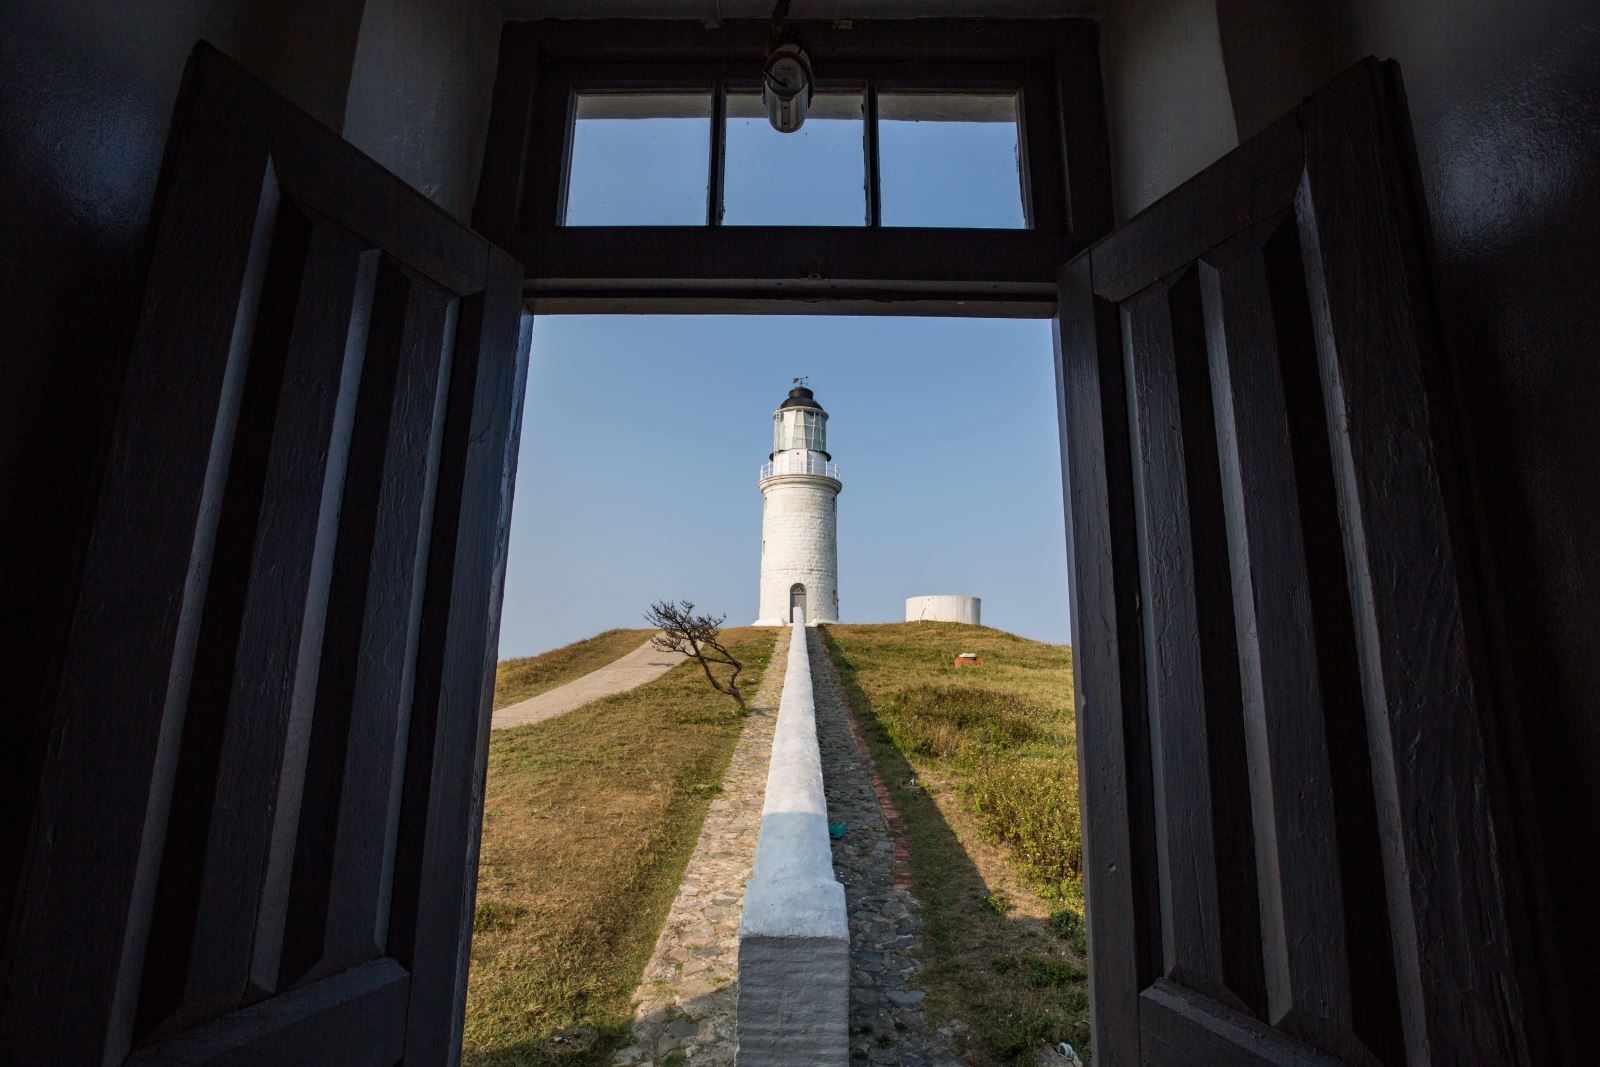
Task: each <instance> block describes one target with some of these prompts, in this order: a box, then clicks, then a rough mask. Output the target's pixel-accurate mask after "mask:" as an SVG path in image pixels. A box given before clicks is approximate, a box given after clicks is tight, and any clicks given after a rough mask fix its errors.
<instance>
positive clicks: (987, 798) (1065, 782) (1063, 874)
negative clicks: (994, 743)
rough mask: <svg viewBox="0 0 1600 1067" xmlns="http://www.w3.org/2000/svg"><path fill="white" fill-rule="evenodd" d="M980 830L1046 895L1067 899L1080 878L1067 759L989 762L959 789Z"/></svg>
mask: <svg viewBox="0 0 1600 1067" xmlns="http://www.w3.org/2000/svg"><path fill="white" fill-rule="evenodd" d="M964 789H965V791H966V794H967V798H968V801H969V802H970V803H971V805H972V810H973V811H974V812H976V813H977V815H978V817H979V820H980V821H981V822H982V824H983V827H984V829H985V831H987V832H988V833H989V834H990V835H991V836H993V837H994V839H995V840H997V841H1000V842H1002V843H1004V844H1006V845H1009V846H1011V849H1012V853H1013V855H1014V856H1015V859H1016V864H1017V867H1018V868H1019V869H1020V870H1021V871H1022V873H1023V874H1024V875H1026V876H1027V877H1028V878H1030V879H1032V880H1033V881H1035V882H1037V883H1039V884H1040V887H1041V888H1042V889H1043V890H1044V891H1045V892H1046V893H1047V894H1049V895H1051V896H1055V897H1057V898H1060V897H1070V896H1073V895H1074V893H1075V890H1076V887H1077V885H1078V883H1079V880H1080V879H1081V877H1082V875H1083V837H1082V832H1081V829H1080V827H1079V824H1078V768H1077V764H1076V763H1075V761H1073V760H1071V759H1055V760H1020V761H1016V762H1009V763H1008V762H1003V761H1001V760H989V761H986V762H984V763H983V764H981V765H980V766H979V767H977V768H976V769H975V770H974V771H973V773H972V774H971V776H970V777H969V778H968V779H967V781H966V782H965V784H964Z"/></svg>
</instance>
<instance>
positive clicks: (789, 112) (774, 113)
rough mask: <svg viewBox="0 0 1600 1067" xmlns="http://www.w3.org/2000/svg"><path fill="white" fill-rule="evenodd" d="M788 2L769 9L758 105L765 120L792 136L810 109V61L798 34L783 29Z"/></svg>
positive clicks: (787, 11)
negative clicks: (768, 23) (767, 35)
mask: <svg viewBox="0 0 1600 1067" xmlns="http://www.w3.org/2000/svg"><path fill="white" fill-rule="evenodd" d="M788 17H789V0H778V4H777V6H776V7H774V8H773V9H772V28H771V31H770V33H769V43H768V45H767V63H766V66H765V67H764V68H762V71H761V102H762V104H764V105H765V106H766V109H767V120H768V121H769V122H771V123H772V128H773V129H775V130H777V131H778V132H779V133H794V132H795V131H796V130H798V129H799V128H800V127H801V126H802V125H804V123H805V121H806V112H807V111H808V110H809V109H810V107H811V91H812V83H813V82H814V81H815V79H814V78H813V76H812V73H811V58H810V57H809V56H807V55H806V50H805V49H804V48H803V47H801V44H800V37H799V35H798V34H795V33H793V32H791V31H790V30H789V29H788V28H787V27H786V26H785V25H784V23H785V20H786V19H788Z"/></svg>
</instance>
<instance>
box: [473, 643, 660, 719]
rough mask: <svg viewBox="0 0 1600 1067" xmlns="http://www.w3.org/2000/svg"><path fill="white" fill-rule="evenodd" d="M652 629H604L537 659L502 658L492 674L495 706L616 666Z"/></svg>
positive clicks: (535, 694) (496, 708) (526, 657)
mask: <svg viewBox="0 0 1600 1067" xmlns="http://www.w3.org/2000/svg"><path fill="white" fill-rule="evenodd" d="M654 632H655V631H654V630H607V631H606V632H605V633H603V634H595V635H594V636H593V637H587V638H584V639H583V640H582V641H575V642H573V643H572V644H570V645H567V646H565V647H564V648H557V649H554V650H552V651H550V652H545V653H543V654H542V655H538V656H524V657H522V658H521V659H503V660H501V661H500V666H499V667H498V668H497V669H496V670H495V675H494V706H495V710H496V711H498V710H500V709H501V708H503V707H505V706H506V705H507V704H515V703H516V702H517V701H519V700H527V699H528V698H529V697H535V696H538V695H539V694H540V693H543V692H545V691H547V690H550V689H554V688H555V687H556V686H558V685H565V684H566V683H568V682H570V681H572V680H573V679H575V678H582V677H583V676H584V675H586V674H588V673H589V672H590V671H596V670H599V669H600V668H601V667H604V666H605V665H606V664H608V663H615V662H616V661H617V660H619V659H621V658H622V657H623V656H626V655H627V654H628V653H629V652H632V651H633V650H634V649H636V648H638V647H639V646H640V645H642V644H644V643H645V640H646V639H648V638H649V636H650V635H651V634H652V633H654Z"/></svg>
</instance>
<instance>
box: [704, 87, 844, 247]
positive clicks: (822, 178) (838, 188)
mask: <svg viewBox="0 0 1600 1067" xmlns="http://www.w3.org/2000/svg"><path fill="white" fill-rule="evenodd" d="M862 115H863V111H862V102H861V94H860V93H818V94H816V96H814V97H813V98H812V100H811V110H810V111H809V112H808V113H807V114H806V121H805V125H803V126H801V127H800V129H798V130H797V131H795V132H794V133H779V132H778V131H777V130H775V129H773V128H772V125H771V123H769V122H768V121H767V112H766V109H765V108H763V107H762V106H761V94H760V93H729V94H728V144H727V169H726V171H725V177H724V178H723V203H724V205H725V210H724V211H723V215H722V221H723V224H724V225H728V226H864V225H866V222H867V195H866V191H865V189H866V163H865V159H864V154H863V144H862V141H863V137H864V126H863V123H864V119H863V117H862Z"/></svg>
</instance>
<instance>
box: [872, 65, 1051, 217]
mask: <svg viewBox="0 0 1600 1067" xmlns="http://www.w3.org/2000/svg"><path fill="white" fill-rule="evenodd" d="M878 171H879V182H880V186H881V188H880V197H881V210H882V222H883V225H885V226H966V227H989V228H995V229H1022V228H1024V227H1026V226H1027V222H1026V220H1025V219H1024V218H1023V213H1022V174H1021V169H1020V168H1019V166H1018V159H1017V97H1016V94H1014V93H1012V94H1005V95H1001V94H987V95H973V94H967V95H954V94H940V93H882V94H880V95H879V97H878Z"/></svg>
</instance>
